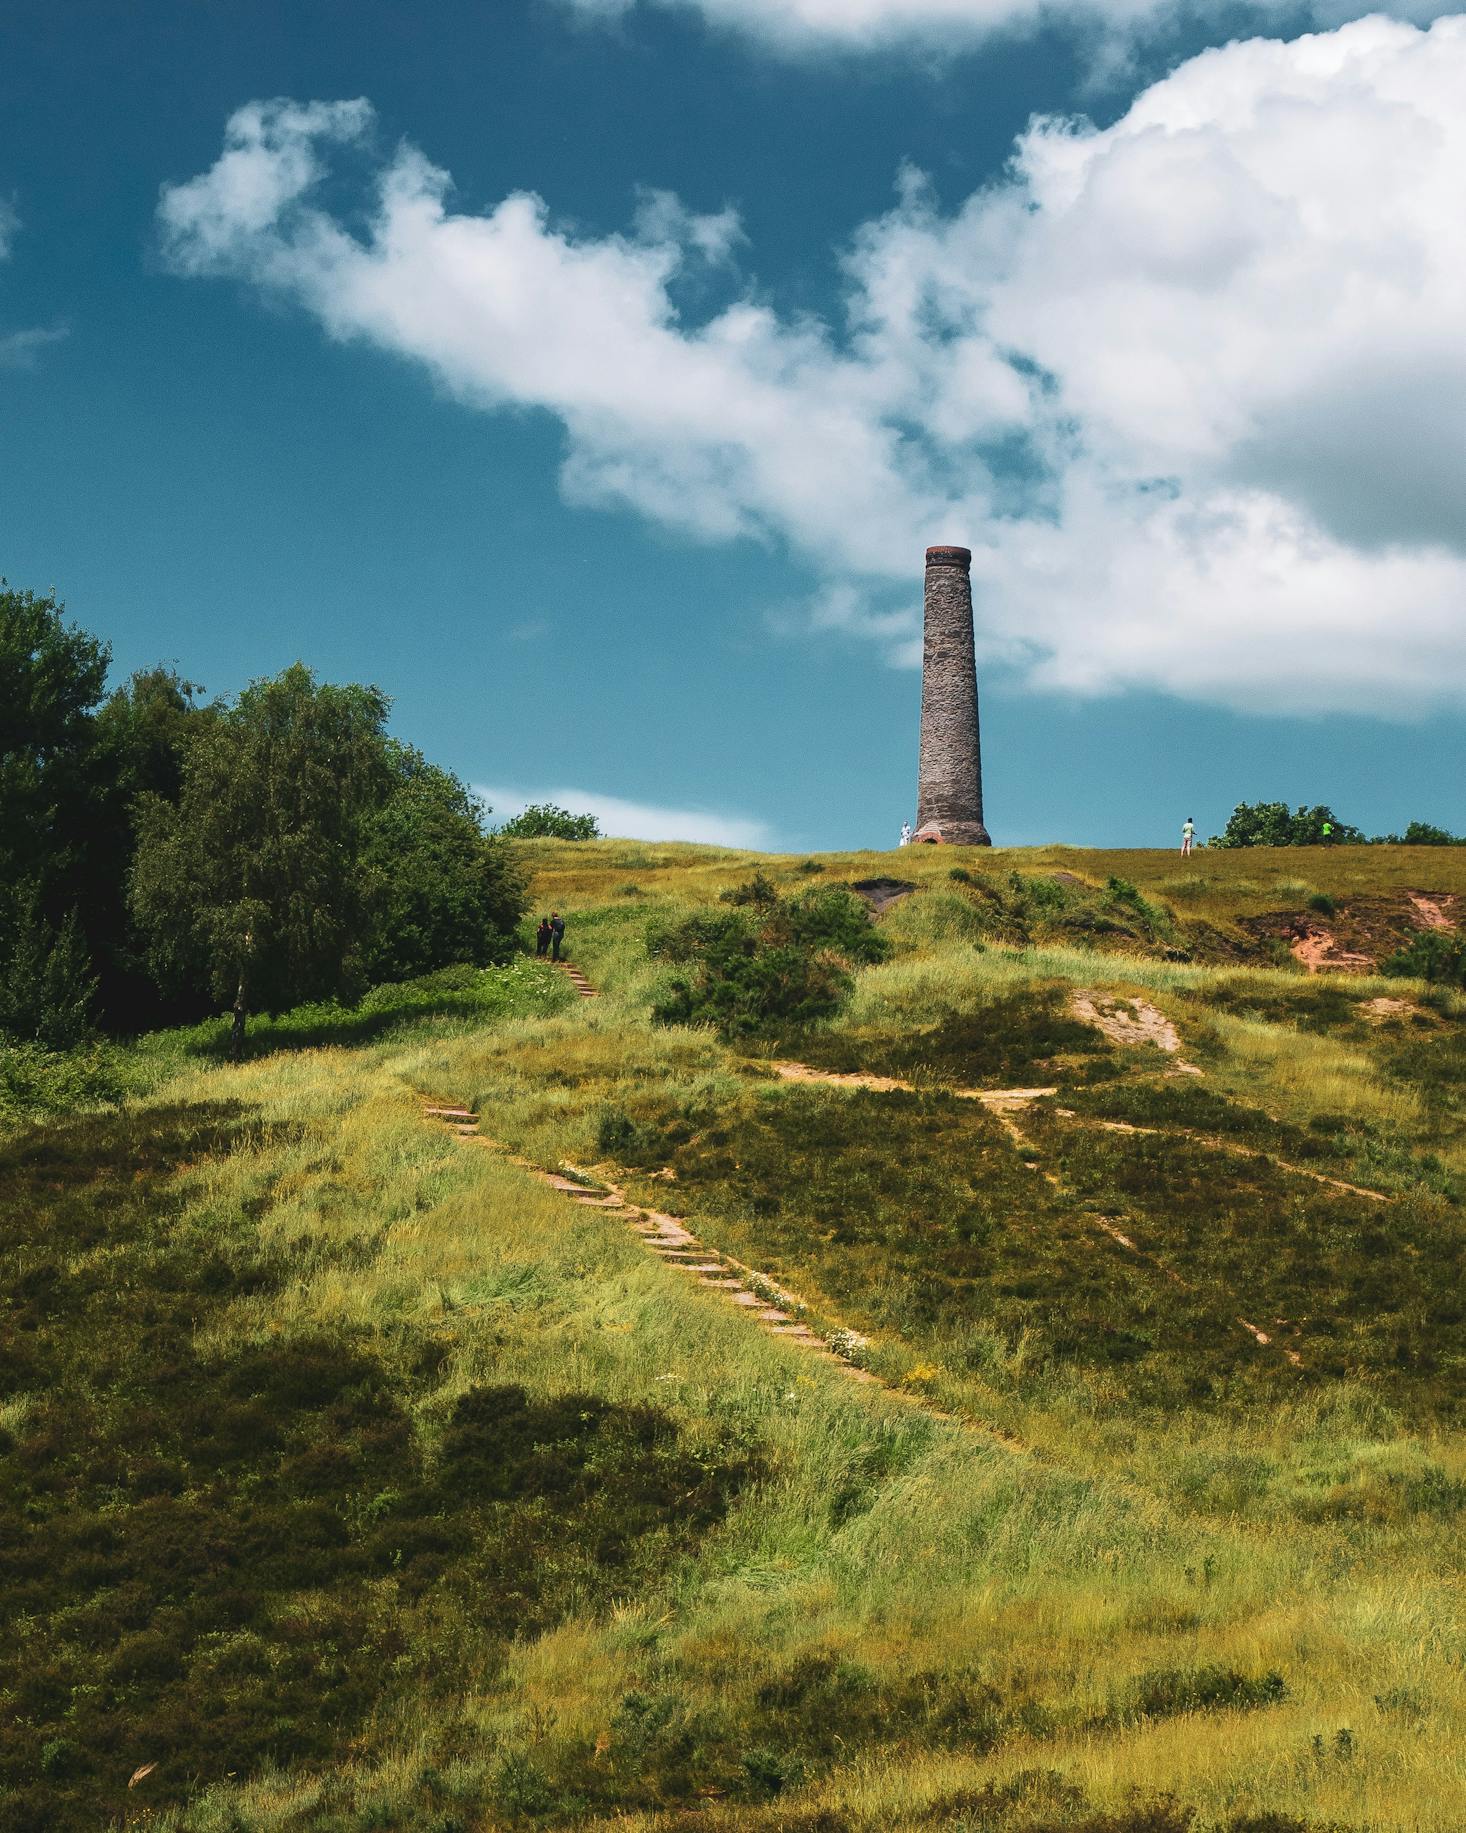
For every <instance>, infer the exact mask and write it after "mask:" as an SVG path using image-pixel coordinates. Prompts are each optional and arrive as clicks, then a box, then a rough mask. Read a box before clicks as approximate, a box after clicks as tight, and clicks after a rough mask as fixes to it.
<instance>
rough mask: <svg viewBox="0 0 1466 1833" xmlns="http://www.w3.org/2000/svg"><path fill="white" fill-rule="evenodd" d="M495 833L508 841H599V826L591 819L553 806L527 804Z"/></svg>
mask: <svg viewBox="0 0 1466 1833" xmlns="http://www.w3.org/2000/svg"><path fill="white" fill-rule="evenodd" d="M499 832H500V833H501V834H504V835H506V836H507V837H508V838H509V839H510V840H599V839H600V837H601V824H600V822H599V821H597V820H596V818H595V816H594V815H572V814H571V812H570V810H569V809H568V808H561V807H560V806H559V805H558V804H557V803H554V802H531V803H530V805H529V807H528V808H526V809H524V810H523V811H522V812H521V813H519V814H517V815H514V816H512V817H511V818H510V819H509V820H508V821H506V822H505V823H504V825H503V826H502V827H501V828H500V829H499Z"/></svg>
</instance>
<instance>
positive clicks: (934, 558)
mask: <svg viewBox="0 0 1466 1833" xmlns="http://www.w3.org/2000/svg"><path fill="white" fill-rule="evenodd" d="M926 563H927V565H928V566H960V567H962V568H963V569H964V571H965V570H966V568H968V567H970V566H971V565H972V549H971V548H970V547H929V548H928V549H927V550H926Z"/></svg>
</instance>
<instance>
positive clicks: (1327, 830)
mask: <svg viewBox="0 0 1466 1833" xmlns="http://www.w3.org/2000/svg"><path fill="white" fill-rule="evenodd" d="M1323 843H1324V845H1325V846H1332V845H1333V844H1334V824H1333V822H1332V821H1325V822H1324V824H1323Z"/></svg>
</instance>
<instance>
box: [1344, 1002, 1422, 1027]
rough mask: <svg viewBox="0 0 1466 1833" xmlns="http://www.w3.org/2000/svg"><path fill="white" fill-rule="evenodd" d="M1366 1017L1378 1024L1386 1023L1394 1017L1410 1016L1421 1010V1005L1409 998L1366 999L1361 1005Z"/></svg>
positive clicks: (1360, 1008)
mask: <svg viewBox="0 0 1466 1833" xmlns="http://www.w3.org/2000/svg"><path fill="white" fill-rule="evenodd" d="M1359 1010H1360V1011H1361V1012H1363V1013H1364V1015H1365V1017H1366V1018H1368V1019H1370V1020H1371V1021H1372V1022H1373V1023H1375V1024H1377V1025H1381V1024H1384V1023H1385V1022H1386V1021H1387V1020H1389V1019H1392V1018H1410V1017H1412V1016H1413V1015H1414V1014H1416V1013H1417V1012H1419V1010H1420V1008H1419V1006H1417V1005H1415V1004H1414V1003H1413V1002H1412V1001H1411V1000H1408V999H1387V998H1385V997H1383V996H1381V997H1380V998H1378V999H1366V1000H1364V1001H1363V1002H1362V1003H1361V1004H1360V1007H1359Z"/></svg>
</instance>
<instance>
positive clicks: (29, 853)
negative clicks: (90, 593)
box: [0, 580, 109, 938]
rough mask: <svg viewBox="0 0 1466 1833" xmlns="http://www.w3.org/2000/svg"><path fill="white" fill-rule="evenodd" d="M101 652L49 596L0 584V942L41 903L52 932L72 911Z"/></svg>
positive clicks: (102, 678)
mask: <svg viewBox="0 0 1466 1833" xmlns="http://www.w3.org/2000/svg"><path fill="white" fill-rule="evenodd" d="M108 660H109V652H108V650H107V646H106V645H105V644H104V643H99V642H98V641H97V640H96V638H95V637H91V636H88V635H87V633H86V632H85V631H84V630H78V629H77V628H76V627H75V626H74V625H67V624H65V623H63V622H62V607H61V606H60V605H59V604H58V603H57V602H56V599H55V596H54V594H47V596H46V597H44V598H40V597H37V596H36V594H35V593H33V592H18V591H13V590H12V589H11V588H10V587H8V586H7V585H6V584H5V583H4V581H3V580H0V891H3V893H6V894H8V895H7V896H5V897H4V903H5V906H6V907H5V908H3V909H0V935H3V936H5V937H7V938H8V937H12V936H13V935H14V934H15V933H16V930H17V929H18V928H19V927H20V925H21V923H22V921H24V920H25V918H26V915H27V912H28V911H29V910H30V908H31V906H32V904H33V903H34V902H35V901H36V900H39V908H40V910H41V913H42V915H43V916H45V917H49V918H51V919H52V920H54V921H56V922H58V923H59V922H60V921H61V920H62V919H63V918H64V916H65V914H66V912H67V911H68V910H70V909H71V908H72V906H73V905H74V904H75V903H76V902H77V901H78V893H79V890H80V883H79V880H80V877H81V872H82V865H83V860H84V856H85V851H86V842H87V836H88V834H89V832H91V831H92V826H93V822H92V817H93V815H94V813H95V802H96V794H97V781H96V772H95V748H96V722H95V719H94V709H95V708H96V706H97V703H98V702H99V701H100V700H101V698H102V690H103V686H104V684H105V682H106V678H107V663H108Z"/></svg>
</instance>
